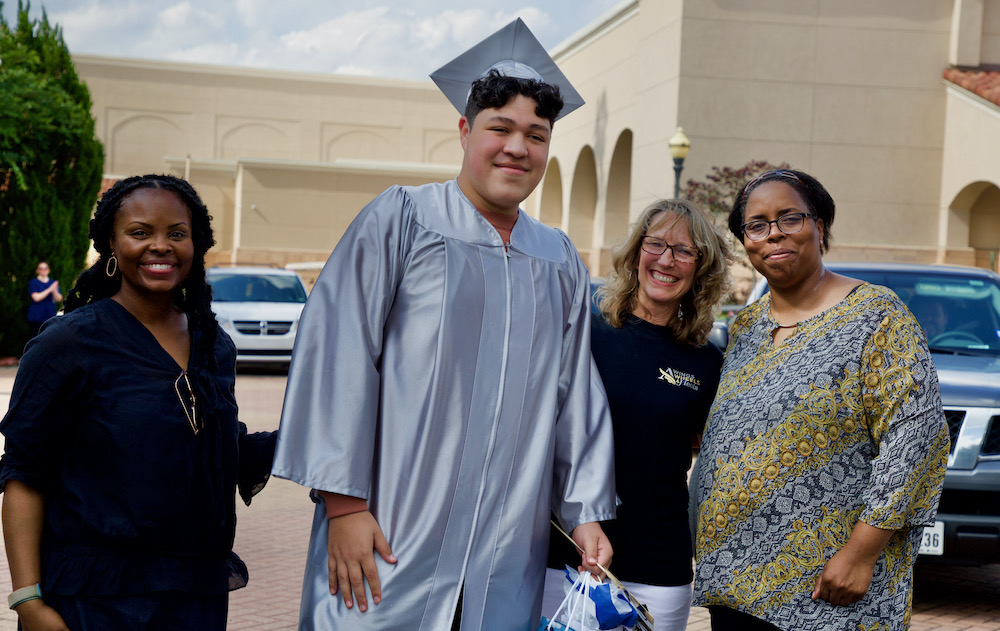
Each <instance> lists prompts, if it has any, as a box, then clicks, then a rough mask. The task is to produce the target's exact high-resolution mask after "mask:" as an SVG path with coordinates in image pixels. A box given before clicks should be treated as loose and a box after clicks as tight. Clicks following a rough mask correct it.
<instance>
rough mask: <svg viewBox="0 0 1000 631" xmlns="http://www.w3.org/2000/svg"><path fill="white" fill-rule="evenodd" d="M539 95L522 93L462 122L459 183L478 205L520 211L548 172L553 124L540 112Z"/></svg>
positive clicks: (493, 209)
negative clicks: (530, 96)
mask: <svg viewBox="0 0 1000 631" xmlns="http://www.w3.org/2000/svg"><path fill="white" fill-rule="evenodd" d="M536 106H537V103H536V102H535V100H534V99H532V98H529V97H526V96H522V95H518V96H515V97H514V98H512V99H511V100H510V101H508V102H507V104H506V105H504V106H503V107H501V108H492V109H485V110H482V111H481V112H479V114H478V115H477V116H476V119H475V122H474V123H473V124H472V125H469V121H468V119H466V118H465V117H464V116H463V117H462V119H461V120H460V121H459V123H458V127H459V130H460V131H461V137H462V148H463V149H464V150H465V157H464V159H463V160H462V171H461V173H459V174H458V185H459V187H460V188H461V189H462V192H463V193H465V195H466V196H467V197H468V198H469V200H470V201H471V202H472V203H473V204H474V205H475V206H476V207H478V208H481V209H484V210H490V211H493V212H497V213H504V214H516V213H517V208H518V206H519V205H520V204H521V202H523V201H524V200H525V198H526V197H528V195H530V194H531V191H533V190H535V187H536V186H538V182H540V181H541V179H542V175H543V174H544V173H545V165H546V162H547V161H548V158H549V141H550V139H551V136H552V125H551V124H550V123H549V121H548V119H545V118H541V117H540V116H538V115H537V114H535V107H536Z"/></svg>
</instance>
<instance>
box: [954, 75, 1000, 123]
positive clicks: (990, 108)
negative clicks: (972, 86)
mask: <svg viewBox="0 0 1000 631" xmlns="http://www.w3.org/2000/svg"><path fill="white" fill-rule="evenodd" d="M941 82H942V83H944V87H945V90H946V91H947V92H948V93H949V94H952V95H954V96H955V97H956V98H959V99H961V100H963V101H965V102H966V103H968V104H970V105H972V106H973V107H976V108H978V109H981V110H983V111H985V112H986V113H987V114H992V115H993V116H1000V105H997V104H996V103H994V102H993V101H990V100H988V99H984V98H983V97H981V96H979V95H978V94H976V93H975V92H973V91H971V90H966V89H965V88H963V87H962V86H960V85H956V84H954V83H952V82H951V81H948V80H947V79H942V80H941Z"/></svg>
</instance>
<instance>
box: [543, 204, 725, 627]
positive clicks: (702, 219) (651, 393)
mask: <svg viewBox="0 0 1000 631" xmlns="http://www.w3.org/2000/svg"><path fill="white" fill-rule="evenodd" d="M731 258H732V253H731V250H730V248H729V246H728V244H727V242H726V239H725V237H724V236H723V235H722V233H721V231H720V230H719V229H717V228H716V227H715V225H714V224H713V223H712V220H711V218H709V217H708V215H707V214H705V213H704V212H703V211H702V210H701V209H699V208H698V207H697V206H695V205H694V204H692V203H691V202H688V201H684V200H676V199H665V200H660V201H657V202H655V203H653V204H652V205H650V206H649V207H648V208H646V210H645V211H644V212H643V213H642V216H641V217H640V218H639V220H638V221H637V222H636V223H635V224H634V225H633V226H632V228H631V230H630V231H629V234H628V236H627V238H626V239H625V241H624V242H623V243H622V244H621V245H620V246H619V247H618V248H617V249H616V250H615V251H614V253H613V254H612V258H611V265H612V271H611V273H610V274H609V275H608V278H607V282H606V284H605V285H603V286H602V287H601V288H600V289H598V291H597V295H596V298H595V305H594V308H595V312H594V317H593V318H592V319H591V349H592V352H593V356H594V361H595V362H596V364H597V368H598V370H599V371H600V374H601V379H602V381H603V382H604V386H605V389H606V391H607V394H608V402H609V404H610V407H611V418H612V424H613V426H614V432H615V478H616V486H617V490H618V496H619V497H620V498H621V501H622V504H621V506H620V507H619V509H618V517H617V519H615V520H614V521H610V522H605V523H604V524H603V526H604V528H605V532H606V533H607V534H608V537H609V539H610V540H611V543H612V545H613V546H614V550H615V567H614V570H615V574H616V575H617V576H618V578H620V579H621V580H622V582H623V583H624V584H625V586H626V587H627V588H628V589H629V591H631V592H632V593H633V594H634V595H635V596H636V597H637V598H638V599H639V601H640V602H642V603H644V604H646V605H647V607H648V608H649V610H650V613H651V614H652V615H653V617H654V620H655V627H654V628H655V631H661V630H671V631H673V630H683V629H684V628H685V627H686V626H687V618H688V612H689V610H690V602H691V581H692V578H693V575H692V571H691V550H692V546H691V532H690V528H689V526H688V513H687V506H688V489H687V471H688V469H689V468H690V466H691V447H692V444H696V443H697V441H698V439H699V436H700V434H701V430H702V427H703V426H704V424H705V419H706V417H707V415H708V410H709V408H710V407H711V405H712V399H713V398H714V397H715V389H716V387H717V386H718V383H719V375H720V370H721V368H722V353H721V352H720V351H719V349H717V348H715V347H714V346H712V345H710V344H708V343H707V342H708V336H709V333H710V332H711V331H712V322H713V321H714V319H715V313H716V311H717V309H718V307H719V303H720V302H721V300H722V298H723V297H724V296H725V294H726V291H727V289H728V287H729V272H728V263H729V261H730V260H731ZM578 557H579V554H575V556H573V553H572V552H571V551H567V550H565V549H564V548H563V547H561V545H560V542H559V541H558V540H557V539H556V538H553V539H552V544H551V550H550V554H549V567H550V568H561V567H563V566H564V564H565V563H572V564H575V561H574V559H576V558H578ZM574 567H575V565H574ZM565 580H566V578H565V574H564V573H563V572H560V571H558V570H556V569H550V570H548V572H547V574H546V589H545V595H544V598H543V606H542V613H543V614H547V615H551V614H552V613H553V612H554V610H555V608H556V607H557V606H558V604H559V602H560V601H561V600H562V594H563V587H562V582H564V581H565Z"/></svg>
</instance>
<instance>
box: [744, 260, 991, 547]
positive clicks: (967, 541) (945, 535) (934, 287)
mask: <svg viewBox="0 0 1000 631" xmlns="http://www.w3.org/2000/svg"><path fill="white" fill-rule="evenodd" d="M827 267H828V268H829V269H831V270H833V271H835V272H839V273H841V274H844V275H846V276H851V277H853V278H857V279H859V280H864V281H868V282H869V283H873V284H877V285H884V286H886V287H888V288H890V289H892V290H893V291H895V292H896V293H897V294H898V295H899V297H900V298H902V299H903V302H905V303H906V305H907V306H908V307H909V308H910V311H912V312H913V315H915V316H916V318H917V321H919V322H920V325H921V326H922V327H923V329H924V332H925V334H926V335H927V343H928V345H929V346H930V349H931V353H932V355H933V357H934V366H935V368H937V373H938V381H939V382H940V385H941V398H942V400H943V402H944V411H945V418H946V419H947V421H948V429H949V431H950V434H951V454H950V455H949V456H948V472H947V474H945V478H944V492H943V493H942V495H941V507H940V509H939V511H938V516H937V522H936V523H935V525H934V527H929V528H925V529H924V540H923V543H922V545H921V547H920V553H921V555H922V557H921V558H923V559H926V560H935V561H941V562H947V563H961V564H977V565H978V564H984V563H1000V276H998V275H997V274H994V273H993V272H991V271H988V270H983V269H978V268H971V267H957V266H944V265H903V264H890V263H829V264H827ZM766 291H767V286H766V285H765V284H763V283H760V284H758V286H757V287H756V288H755V290H754V292H753V294H751V296H750V299H749V300H748V304H749V302H752V301H753V300H756V299H757V298H759V297H760V296H761V295H763V293H764V292H766Z"/></svg>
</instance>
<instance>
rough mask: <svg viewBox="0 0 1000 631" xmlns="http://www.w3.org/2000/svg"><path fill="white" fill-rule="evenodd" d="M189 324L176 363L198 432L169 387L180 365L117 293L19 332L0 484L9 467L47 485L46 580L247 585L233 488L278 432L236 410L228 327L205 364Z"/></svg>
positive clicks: (260, 473) (251, 483) (47, 585)
mask: <svg viewBox="0 0 1000 631" xmlns="http://www.w3.org/2000/svg"><path fill="white" fill-rule="evenodd" d="M197 336H198V333H197V332H195V333H193V334H192V337H193V340H192V345H191V346H192V354H191V358H190V361H189V366H188V371H187V373H188V379H189V381H190V383H191V387H192V389H193V390H194V394H195V397H196V400H197V415H198V417H199V420H200V421H202V422H203V424H204V428H203V429H202V430H201V431H200V432H199V433H198V434H197V435H195V433H194V432H193V431H192V429H191V427H190V424H189V422H188V418H187V416H185V413H184V409H183V408H182V403H181V399H180V398H178V394H177V392H176V391H175V385H174V384H175V382H176V381H177V378H178V377H180V376H181V373H182V370H181V367H180V366H179V365H178V364H177V363H176V362H175V361H174V359H173V358H172V357H171V356H170V355H169V354H168V353H167V352H166V351H165V350H164V349H163V348H162V347H161V346H160V345H159V343H158V342H157V341H156V339H155V338H154V337H153V335H152V333H150V332H149V330H148V329H146V327H145V326H143V325H142V324H141V323H140V322H139V321H138V320H136V319H135V318H134V317H133V316H132V315H131V314H130V313H129V312H128V311H127V310H126V309H125V308H124V307H122V306H121V305H119V304H118V303H117V302H115V301H113V300H110V299H105V300H100V301H98V302H95V303H93V304H90V305H87V306H85V307H81V308H79V309H77V310H75V311H73V312H72V313H70V314H68V315H65V316H62V317H60V318H55V319H53V320H50V321H49V322H48V323H47V324H46V325H45V326H44V327H43V329H42V333H41V334H40V335H39V336H38V337H36V338H34V339H33V340H32V341H31V342H29V343H28V346H27V348H26V349H25V353H24V357H23V358H22V361H21V364H20V366H19V367H18V371H17V378H16V380H15V382H14V389H13V392H12V395H11V401H10V409H9V411H8V412H7V415H6V416H5V417H4V419H3V421H2V422H0V433H3V435H4V436H5V438H6V446H5V453H4V455H3V458H2V459H0V490H2V489H3V486H4V485H5V484H6V481H7V480H9V479H16V480H20V481H22V482H24V483H25V484H28V485H30V486H32V487H34V488H36V489H38V490H40V491H41V492H42V493H43V495H44V497H45V524H44V530H43V533H42V590H43V592H49V593H53V594H62V595H111V594H115V595H130V594H144V593H150V592H157V591H164V590H178V591H182V592H187V593H192V594H217V593H224V592H226V591H228V590H231V589H236V588H238V587H242V586H243V585H245V584H246V580H247V572H246V566H245V565H244V564H243V562H242V561H240V559H239V557H237V556H236V555H235V554H234V553H233V551H232V547H233V538H234V535H235V529H236V513H235V509H236V506H235V500H236V497H235V496H236V489H237V487H239V491H240V495H241V496H242V498H243V500H244V501H245V502H246V503H247V504H249V503H250V498H251V497H252V496H253V495H254V494H255V493H256V492H257V491H259V490H260V489H261V488H263V486H264V484H265V483H266V481H267V477H268V475H269V471H270V467H271V460H272V457H273V454H274V445H275V439H276V435H275V434H274V433H273V432H264V433H257V434H252V435H248V434H247V429H246V426H245V425H244V424H243V423H240V422H239V421H238V420H237V407H236V399H235V395H234V387H235V383H236V375H235V368H234V365H235V357H236V351H235V348H234V346H233V343H232V340H230V339H229V336H228V335H226V334H225V333H224V332H223V331H222V330H221V329H220V330H219V334H218V338H217V341H216V344H215V357H216V360H217V362H218V366H219V368H218V370H217V371H216V372H211V371H209V370H208V368H207V364H208V358H207V357H203V356H199V355H198V353H197V352H196V350H195V349H197V345H196V344H194V343H193V342H194V339H196V338H197ZM182 382H183V380H182ZM181 395H182V397H183V398H184V399H188V395H187V392H186V387H183V386H182V388H181Z"/></svg>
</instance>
